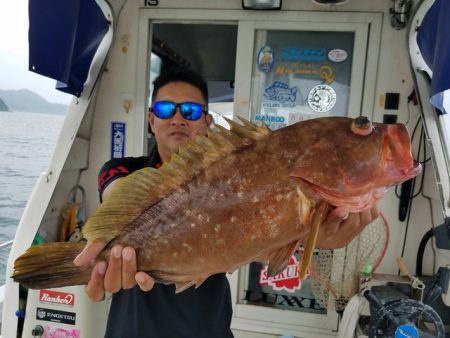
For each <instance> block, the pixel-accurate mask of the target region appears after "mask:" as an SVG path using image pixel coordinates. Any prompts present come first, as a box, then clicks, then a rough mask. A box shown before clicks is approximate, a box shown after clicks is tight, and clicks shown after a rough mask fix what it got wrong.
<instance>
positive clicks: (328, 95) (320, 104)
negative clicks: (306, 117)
mask: <svg viewBox="0 0 450 338" xmlns="http://www.w3.org/2000/svg"><path fill="white" fill-rule="evenodd" d="M335 104H336V92H335V91H334V89H333V88H331V87H330V86H327V85H318V86H315V87H314V88H313V89H311V91H310V92H309V95H308V105H309V107H310V108H311V109H312V110H314V111H315V112H317V113H326V112H328V111H330V110H331V109H333V107H334V105H335Z"/></svg>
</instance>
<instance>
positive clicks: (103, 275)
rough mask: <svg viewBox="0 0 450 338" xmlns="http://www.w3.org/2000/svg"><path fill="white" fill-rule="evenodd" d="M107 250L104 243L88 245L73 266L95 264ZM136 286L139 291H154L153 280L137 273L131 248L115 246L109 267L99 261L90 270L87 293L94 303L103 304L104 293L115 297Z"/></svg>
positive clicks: (144, 274)
mask: <svg viewBox="0 0 450 338" xmlns="http://www.w3.org/2000/svg"><path fill="white" fill-rule="evenodd" d="M105 246H106V243H102V242H95V243H88V244H87V245H86V247H85V248H84V249H83V251H82V252H81V253H80V254H79V255H78V256H77V257H76V258H75V260H74V264H75V265H78V266H82V265H87V264H89V262H91V261H92V260H94V259H95V258H96V257H97V256H98V255H99V253H100V252H101V251H102V250H103V248H104V247H105ZM136 284H138V285H139V287H140V288H141V290H143V291H149V290H151V289H152V288H153V285H154V280H153V278H151V277H150V276H149V275H148V274H146V273H145V272H142V271H140V272H137V267H136V252H135V250H134V249H133V248H132V247H125V248H123V247H122V246H120V245H116V246H114V247H113V248H112V249H111V253H110V255H109V261H108V263H106V262H103V261H99V262H97V264H96V265H95V267H94V269H93V270H92V274H91V279H90V280H89V283H88V285H87V286H86V293H87V295H88V297H89V298H90V299H91V300H93V301H99V300H102V299H103V297H104V296H105V291H107V292H112V293H115V292H117V291H119V290H120V289H130V288H132V287H133V286H135V285H136Z"/></svg>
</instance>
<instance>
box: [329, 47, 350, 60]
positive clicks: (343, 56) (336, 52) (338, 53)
mask: <svg viewBox="0 0 450 338" xmlns="http://www.w3.org/2000/svg"><path fill="white" fill-rule="evenodd" d="M347 57H348V54H347V52H346V51H345V50H343V49H332V50H330V51H329V52H328V58H329V59H330V61H333V62H343V61H345V60H347Z"/></svg>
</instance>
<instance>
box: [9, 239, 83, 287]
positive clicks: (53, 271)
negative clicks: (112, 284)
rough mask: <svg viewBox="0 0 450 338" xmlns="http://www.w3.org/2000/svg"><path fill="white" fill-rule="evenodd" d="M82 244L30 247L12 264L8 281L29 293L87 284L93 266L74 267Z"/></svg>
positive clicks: (54, 244)
mask: <svg viewBox="0 0 450 338" xmlns="http://www.w3.org/2000/svg"><path fill="white" fill-rule="evenodd" d="M84 246H85V244H84V243H74V242H55V243H45V244H42V245H37V246H32V247H30V248H29V249H28V250H27V251H26V252H25V253H24V254H22V255H21V256H20V257H19V258H17V259H16V261H15V262H14V272H13V274H12V276H11V278H13V279H14V281H16V282H18V283H20V284H22V285H23V286H26V287H27V288H30V289H44V288H56V287H62V286H69V285H81V284H87V282H88V281H89V279H90V275H91V271H92V266H76V265H75V264H73V260H74V259H75V257H76V256H77V255H78V254H79V253H80V252H81V251H82V250H83V248H84Z"/></svg>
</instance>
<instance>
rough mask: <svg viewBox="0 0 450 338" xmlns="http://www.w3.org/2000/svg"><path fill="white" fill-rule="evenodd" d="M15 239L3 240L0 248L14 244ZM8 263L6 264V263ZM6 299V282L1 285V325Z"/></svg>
mask: <svg viewBox="0 0 450 338" xmlns="http://www.w3.org/2000/svg"><path fill="white" fill-rule="evenodd" d="M13 242H14V240H13V239H11V240H9V241H6V242H3V243H1V244H0V249H3V248H6V247H9V246H11V245H12V244H13ZM5 265H6V264H5ZM4 300H5V284H3V285H1V286H0V325H1V317H2V312H3V302H4Z"/></svg>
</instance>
